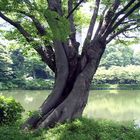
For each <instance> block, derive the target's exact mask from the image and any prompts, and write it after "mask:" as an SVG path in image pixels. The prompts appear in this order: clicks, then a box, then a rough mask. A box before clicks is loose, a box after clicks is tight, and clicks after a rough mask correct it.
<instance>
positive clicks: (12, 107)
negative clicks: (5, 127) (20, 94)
mask: <svg viewBox="0 0 140 140" xmlns="http://www.w3.org/2000/svg"><path fill="white" fill-rule="evenodd" d="M23 111H24V109H23V107H22V106H21V105H20V103H17V102H16V101H15V100H14V99H13V98H5V97H4V96H0V124H9V123H13V122H16V121H17V120H18V119H20V118H21V113H22V112H23Z"/></svg>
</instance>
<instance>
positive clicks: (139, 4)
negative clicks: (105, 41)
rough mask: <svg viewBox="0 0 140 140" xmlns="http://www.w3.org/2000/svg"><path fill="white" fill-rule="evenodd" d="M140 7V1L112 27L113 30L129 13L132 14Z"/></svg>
mask: <svg viewBox="0 0 140 140" xmlns="http://www.w3.org/2000/svg"><path fill="white" fill-rule="evenodd" d="M139 7H140V2H138V3H137V4H135V5H134V6H133V7H132V8H131V9H130V10H129V11H128V12H127V13H126V14H125V15H124V16H123V17H122V18H121V19H120V20H119V21H118V22H117V23H116V24H115V25H114V26H113V27H112V28H111V32H112V31H114V30H115V29H116V28H117V27H118V26H119V25H120V24H121V23H122V22H123V21H124V20H125V19H126V18H127V17H128V16H129V15H131V14H132V13H133V12H134V11H135V10H136V9H138V8H139Z"/></svg>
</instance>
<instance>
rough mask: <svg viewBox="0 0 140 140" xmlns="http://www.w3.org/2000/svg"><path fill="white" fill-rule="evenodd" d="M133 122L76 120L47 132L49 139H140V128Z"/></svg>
mask: <svg viewBox="0 0 140 140" xmlns="http://www.w3.org/2000/svg"><path fill="white" fill-rule="evenodd" d="M134 127H135V126H134V125H133V124H127V126H126V124H125V125H124V124H120V123H114V122H109V121H103V120H99V121H95V120H90V119H80V120H75V121H73V122H72V123H66V124H64V125H58V126H57V127H55V128H53V129H50V130H49V131H48V132H47V135H46V138H47V139H48V140H52V139H55V140H97V139H100V140H117V139H123V140H132V139H133V140H138V139H139V138H140V133H139V131H140V130H139V129H135V128H134Z"/></svg>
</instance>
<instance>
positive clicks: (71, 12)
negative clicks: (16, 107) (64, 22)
mask: <svg viewBox="0 0 140 140" xmlns="http://www.w3.org/2000/svg"><path fill="white" fill-rule="evenodd" d="M83 1H84V0H80V1H79V2H78V3H77V4H76V6H75V7H74V8H73V9H72V10H71V11H70V12H69V14H68V15H67V17H66V18H69V17H70V15H71V14H73V12H74V11H75V10H76V9H77V8H78V7H79V6H80V4H81V3H82V2H83Z"/></svg>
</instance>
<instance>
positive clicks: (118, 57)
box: [100, 45, 134, 68]
mask: <svg viewBox="0 0 140 140" xmlns="http://www.w3.org/2000/svg"><path fill="white" fill-rule="evenodd" d="M133 54H134V51H133V49H132V48H130V47H128V46H123V45H121V46H120V45H115V47H114V45H111V46H109V47H108V48H107V49H106V51H105V53H104V55H103V57H102V59H101V63H100V66H104V67H106V68H109V67H111V66H124V67H125V66H127V65H131V64H133V63H132V61H133V60H132V59H133Z"/></svg>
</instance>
